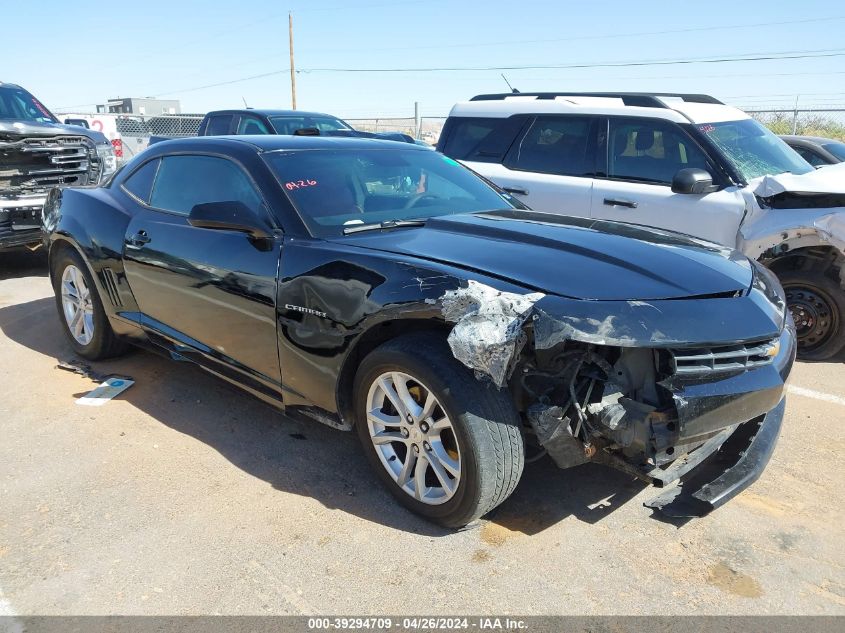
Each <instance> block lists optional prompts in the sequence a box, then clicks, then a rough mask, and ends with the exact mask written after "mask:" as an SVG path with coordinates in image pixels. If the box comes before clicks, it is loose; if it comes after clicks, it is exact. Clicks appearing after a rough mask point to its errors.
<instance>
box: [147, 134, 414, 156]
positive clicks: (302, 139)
mask: <svg viewBox="0 0 845 633" xmlns="http://www.w3.org/2000/svg"><path fill="white" fill-rule="evenodd" d="M221 143H231V144H238V145H251V146H252V147H255V148H256V149H258V150H260V151H262V152H272V151H277V150H299V149H405V150H412V151H420V152H427V151H430V150H428V149H427V148H425V147H421V146H419V145H415V144H414V143H406V142H403V141H388V140H382V139H375V138H360V137H348V136H292V135H291V136H289V135H284V134H256V135H251V136H246V135H243V136H241V135H238V136H231V135H230V136H189V137H183V138H174V139H170V140H167V141H161V142H160V143H156V144H155V145H153V147H156V148H164V149H166V148H168V147H173V148H174V149H176V148H177V146H178V148H179V149H185V148H190V149H193V148H196V149H202V147H203V145H218V146H219V145H220V144H221Z"/></svg>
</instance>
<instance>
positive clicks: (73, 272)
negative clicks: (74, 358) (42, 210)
mask: <svg viewBox="0 0 845 633" xmlns="http://www.w3.org/2000/svg"><path fill="white" fill-rule="evenodd" d="M53 292H54V293H55V295H56V307H57V309H58V311H59V320H60V321H61V323H62V329H63V330H64V333H65V336H67V338H68V341H69V342H70V344H71V347H73V350H74V351H75V352H76V353H77V354H79V355H80V356H82V357H83V358H87V359H88V360H101V359H104V358H111V357H112V356H117V355H119V354H122V353H123V352H125V351H126V348H127V345H126V343H125V342H123V341H121V340H120V339H119V338H117V336H116V335H115V333H114V330H112V327H111V324H110V323H109V320H108V317H107V316H106V313H105V310H104V309H103V302H102V301H101V300H100V295H99V293H98V292H97V286H96V285H95V284H94V280H93V278H92V277H91V273H90V272H89V270H88V266H87V265H86V264H85V262H84V261H83V259H82V256H81V255H80V254H79V253H78V252H76V251H75V250H72V249H70V248H65V249H63V250H62V251H61V252H60V253H59V254H58V255H57V256H56V259H55V261H54V262H53Z"/></svg>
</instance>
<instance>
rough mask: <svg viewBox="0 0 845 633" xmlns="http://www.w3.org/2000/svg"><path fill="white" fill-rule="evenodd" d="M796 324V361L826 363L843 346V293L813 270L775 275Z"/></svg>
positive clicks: (828, 279) (844, 332) (783, 272)
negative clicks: (820, 361) (797, 359)
mask: <svg viewBox="0 0 845 633" xmlns="http://www.w3.org/2000/svg"><path fill="white" fill-rule="evenodd" d="M778 278H779V279H780V282H781V284H782V285H783V289H784V292H785V293H786V304H787V306H788V308H789V311H790V313H791V314H792V319H793V321H795V329H796V332H797V335H798V358H800V359H802V360H826V359H828V358H830V357H832V356H835V355H836V354H837V353H838V352H839V351H840V350H841V349H842V348H843V347H845V321H843V319H845V290H843V288H842V287H840V285H839V284H838V283H836V282H835V281H834V280H833V279H830V278H828V277H826V276H825V275H824V274H822V273H821V272H816V271H797V270H796V271H791V270H786V271H782V272H781V273H780V274H778Z"/></svg>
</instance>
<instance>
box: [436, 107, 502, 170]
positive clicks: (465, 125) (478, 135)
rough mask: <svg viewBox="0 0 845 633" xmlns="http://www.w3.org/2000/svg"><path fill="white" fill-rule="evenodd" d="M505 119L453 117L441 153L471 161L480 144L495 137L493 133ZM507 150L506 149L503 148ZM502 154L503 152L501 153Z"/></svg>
mask: <svg viewBox="0 0 845 633" xmlns="http://www.w3.org/2000/svg"><path fill="white" fill-rule="evenodd" d="M505 121H507V119H479V118H463V117H454V118H452V119H450V124H449V127H450V130H449V135H448V138H447V139H446V144H445V145H444V147H443V153H444V154H446V156H450V157H451V158H456V159H458V160H472V159H473V156H474V155H475V154H477V153H478V150H479V148H480V146H481V144H482V143H484V142H485V141H488V140H490V139H492V138H493V137H495V136H496V134H495V132H496V130H497V129H498V128H500V127H501V126H502V125H503V124H504V123H505ZM505 150H507V148H505ZM503 153H504V151H503Z"/></svg>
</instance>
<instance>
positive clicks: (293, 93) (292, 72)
mask: <svg viewBox="0 0 845 633" xmlns="http://www.w3.org/2000/svg"><path fill="white" fill-rule="evenodd" d="M288 41H289V42H290V103H291V108H292V109H293V110H296V68H294V65H293V12H291V11H288Z"/></svg>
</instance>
